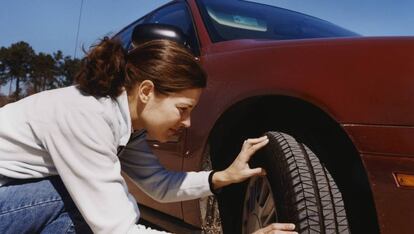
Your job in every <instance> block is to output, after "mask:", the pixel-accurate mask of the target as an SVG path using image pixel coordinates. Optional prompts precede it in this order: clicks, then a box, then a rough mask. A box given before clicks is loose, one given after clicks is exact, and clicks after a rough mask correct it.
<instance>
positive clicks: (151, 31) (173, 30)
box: [131, 24, 191, 50]
mask: <svg viewBox="0 0 414 234" xmlns="http://www.w3.org/2000/svg"><path fill="white" fill-rule="evenodd" d="M131 39H132V40H131V41H132V44H133V46H138V45H139V44H142V43H144V42H147V41H150V40H156V39H167V40H171V41H175V42H177V43H179V44H181V45H183V46H185V47H186V48H188V49H190V50H191V48H190V45H189V43H188V40H187V36H186V35H185V34H184V33H183V32H182V31H181V29H180V28H178V27H175V26H172V25H166V24H140V25H137V26H136V27H135V28H134V31H133V32H132V38H131Z"/></svg>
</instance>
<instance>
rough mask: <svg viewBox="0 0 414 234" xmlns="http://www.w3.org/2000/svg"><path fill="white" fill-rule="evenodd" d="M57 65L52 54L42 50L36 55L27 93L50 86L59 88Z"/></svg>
mask: <svg viewBox="0 0 414 234" xmlns="http://www.w3.org/2000/svg"><path fill="white" fill-rule="evenodd" d="M56 70H57V66H56V61H55V59H54V58H53V57H52V56H51V55H50V54H45V53H42V52H40V53H39V54H37V55H35V56H34V59H33V61H32V69H31V70H30V78H29V79H28V80H27V83H28V87H27V91H26V92H27V94H32V93H37V92H40V91H43V90H46V89H50V88H57V87H58V85H54V84H55V83H56V78H57V73H56Z"/></svg>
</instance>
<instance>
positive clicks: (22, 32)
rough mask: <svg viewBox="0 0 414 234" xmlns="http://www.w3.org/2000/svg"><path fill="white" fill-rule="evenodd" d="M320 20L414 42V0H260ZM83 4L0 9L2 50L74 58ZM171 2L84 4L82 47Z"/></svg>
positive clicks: (44, 0)
mask: <svg viewBox="0 0 414 234" xmlns="http://www.w3.org/2000/svg"><path fill="white" fill-rule="evenodd" d="M257 1H258V2H262V3H266V4H269V5H275V6H279V7H283V8H288V9H291V10H295V11H299V12H303V13H306V14H309V15H312V16H316V17H319V18H322V19H325V20H328V21H331V22H333V23H335V24H338V25H340V26H343V27H345V28H348V29H351V30H353V31H355V32H358V33H360V34H363V35H366V36H399V35H411V36H414V14H413V13H412V12H414V1H412V0H398V1H394V0H336V1H334V0H257ZM81 2H82V0H4V1H2V4H1V8H0V29H1V33H0V46H9V45H10V44H12V43H14V42H17V41H21V40H23V41H26V42H28V43H29V44H30V45H32V47H33V48H34V49H35V51H36V52H48V53H52V52H55V51H57V50H62V51H63V53H64V54H65V55H70V56H74V53H75V41H76V32H77V26H78V17H79V10H80V7H81ZM166 2H168V1H166V0H122V1H115V0H84V4H83V11H82V17H81V25H80V31H79V44H78V47H77V57H81V56H82V52H81V51H80V45H84V46H85V48H88V47H89V46H90V45H91V44H92V43H93V42H95V41H96V40H97V39H98V38H101V37H103V36H105V35H111V33H115V32H117V31H119V30H120V29H121V28H122V27H124V26H126V25H127V24H129V23H130V22H132V21H134V20H135V19H137V18H139V17H140V16H142V15H144V14H145V13H147V12H149V11H151V10H153V9H155V8H156V7H158V6H161V5H162V4H164V3H166Z"/></svg>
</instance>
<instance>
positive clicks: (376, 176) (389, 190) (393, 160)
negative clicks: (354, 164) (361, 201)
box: [362, 154, 414, 233]
mask: <svg viewBox="0 0 414 234" xmlns="http://www.w3.org/2000/svg"><path fill="white" fill-rule="evenodd" d="M362 159H363V161H364V164H365V167H366V169H367V172H368V177H369V179H370V181H371V189H372V192H373V195H374V199H375V205H376V209H377V217H378V221H379V222H378V223H379V226H380V229H381V233H412V231H413V228H412V221H413V217H414V206H413V197H414V189H406V188H399V187H397V184H396V182H395V179H394V177H393V174H394V173H396V172H406V173H407V172H408V173H411V174H413V169H414V159H413V158H412V157H411V158H407V157H398V156H395V155H394V156H383V155H375V154H363V155H362Z"/></svg>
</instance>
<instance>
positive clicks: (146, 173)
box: [119, 132, 212, 202]
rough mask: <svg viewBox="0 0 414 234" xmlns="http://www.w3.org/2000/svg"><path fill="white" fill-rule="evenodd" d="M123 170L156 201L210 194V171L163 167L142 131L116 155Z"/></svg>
mask: <svg viewBox="0 0 414 234" xmlns="http://www.w3.org/2000/svg"><path fill="white" fill-rule="evenodd" d="M119 158H120V160H121V165H122V170H123V171H124V172H125V173H126V174H127V175H128V176H129V177H131V179H132V180H133V181H134V182H135V183H136V184H137V185H138V186H139V187H140V188H141V189H142V190H143V191H144V192H145V193H146V194H148V195H149V196H150V197H152V198H153V199H154V200H156V201H158V202H175V201H185V200H191V199H197V198H201V197H205V196H209V195H212V193H211V191H210V186H209V182H208V177H209V174H210V171H201V172H174V171H168V170H166V169H165V168H164V167H163V166H162V165H161V164H160V162H159V160H158V158H157V157H156V156H155V155H154V154H153V153H152V151H151V149H150V148H149V146H148V144H147V141H146V135H145V132H143V133H141V134H140V135H139V136H135V137H133V138H132V139H131V140H130V142H129V143H128V144H127V145H126V146H125V148H124V149H123V150H122V152H121V153H120V154H119Z"/></svg>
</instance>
